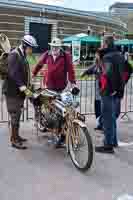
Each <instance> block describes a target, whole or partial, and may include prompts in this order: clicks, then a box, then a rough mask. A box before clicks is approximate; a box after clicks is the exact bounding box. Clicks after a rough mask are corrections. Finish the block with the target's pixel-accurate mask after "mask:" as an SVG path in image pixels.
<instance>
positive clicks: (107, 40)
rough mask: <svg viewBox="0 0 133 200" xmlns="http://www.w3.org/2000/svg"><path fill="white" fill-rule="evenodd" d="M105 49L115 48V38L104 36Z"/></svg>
mask: <svg viewBox="0 0 133 200" xmlns="http://www.w3.org/2000/svg"><path fill="white" fill-rule="evenodd" d="M103 48H114V37H113V36H111V35H110V36H104V38H103Z"/></svg>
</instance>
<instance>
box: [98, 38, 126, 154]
mask: <svg viewBox="0 0 133 200" xmlns="http://www.w3.org/2000/svg"><path fill="white" fill-rule="evenodd" d="M99 65H100V66H101V69H102V70H101V75H100V80H99V81H100V92H101V102H102V117H103V126H104V136H105V138H104V145H102V146H98V147H96V148H95V150H96V152H100V153H114V148H115V147H117V146H118V140H117V125H116V120H117V118H118V116H119V114H120V104H121V99H122V97H123V95H124V86H125V84H126V82H127V81H128V78H129V74H128V72H129V71H128V70H126V67H127V65H126V62H125V59H124V56H123V55H121V53H120V52H118V51H117V50H116V49H115V47H114V39H113V37H112V36H106V37H104V40H103V48H102V49H100V50H99Z"/></svg>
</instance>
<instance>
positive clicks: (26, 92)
mask: <svg viewBox="0 0 133 200" xmlns="http://www.w3.org/2000/svg"><path fill="white" fill-rule="evenodd" d="M24 93H25V95H26V96H27V97H29V98H31V97H33V93H32V91H31V90H29V89H28V88H27V89H26V90H25V91H24Z"/></svg>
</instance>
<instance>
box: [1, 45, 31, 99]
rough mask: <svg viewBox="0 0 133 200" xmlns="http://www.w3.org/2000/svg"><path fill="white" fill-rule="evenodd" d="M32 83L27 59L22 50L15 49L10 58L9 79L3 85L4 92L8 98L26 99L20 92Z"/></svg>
mask: <svg viewBox="0 0 133 200" xmlns="http://www.w3.org/2000/svg"><path fill="white" fill-rule="evenodd" d="M29 83H30V69H29V64H28V62H27V60H26V57H25V56H24V55H23V53H22V51H21V50H20V48H17V49H14V50H13V51H11V53H10V54H9V56H8V78H7V79H6V80H5V82H4V85H3V92H4V94H5V95H6V96H10V97H15V96H19V97H22V98H25V95H24V93H23V92H20V89H19V88H20V87H21V86H24V85H25V86H27V87H28V85H29Z"/></svg>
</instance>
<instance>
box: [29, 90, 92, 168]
mask: <svg viewBox="0 0 133 200" xmlns="http://www.w3.org/2000/svg"><path fill="white" fill-rule="evenodd" d="M74 93H75V91H74V89H73V90H72V91H64V92H62V93H57V92H54V91H52V90H49V89H38V90H35V91H34V95H33V98H32V103H33V105H34V107H35V116H36V117H35V118H36V119H35V120H36V123H37V126H38V128H39V129H40V130H41V131H46V130H47V131H48V132H50V135H51V137H52V138H54V140H53V141H55V140H56V141H57V140H58V139H59V138H60V137H61V135H62V134H63V135H64V136H65V148H66V150H67V153H68V154H69V155H70V157H71V160H72V162H73V164H74V165H75V167H76V168H77V169H79V170H80V171H82V172H85V171H86V170H88V169H89V168H90V167H91V165H92V161H93V145H92V139H91V136H90V134H89V131H88V128H87V126H86V124H85V117H84V116H83V115H81V114H80V113H79V112H77V107H78V103H77V102H76V100H75V99H76V98H75V95H74Z"/></svg>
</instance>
